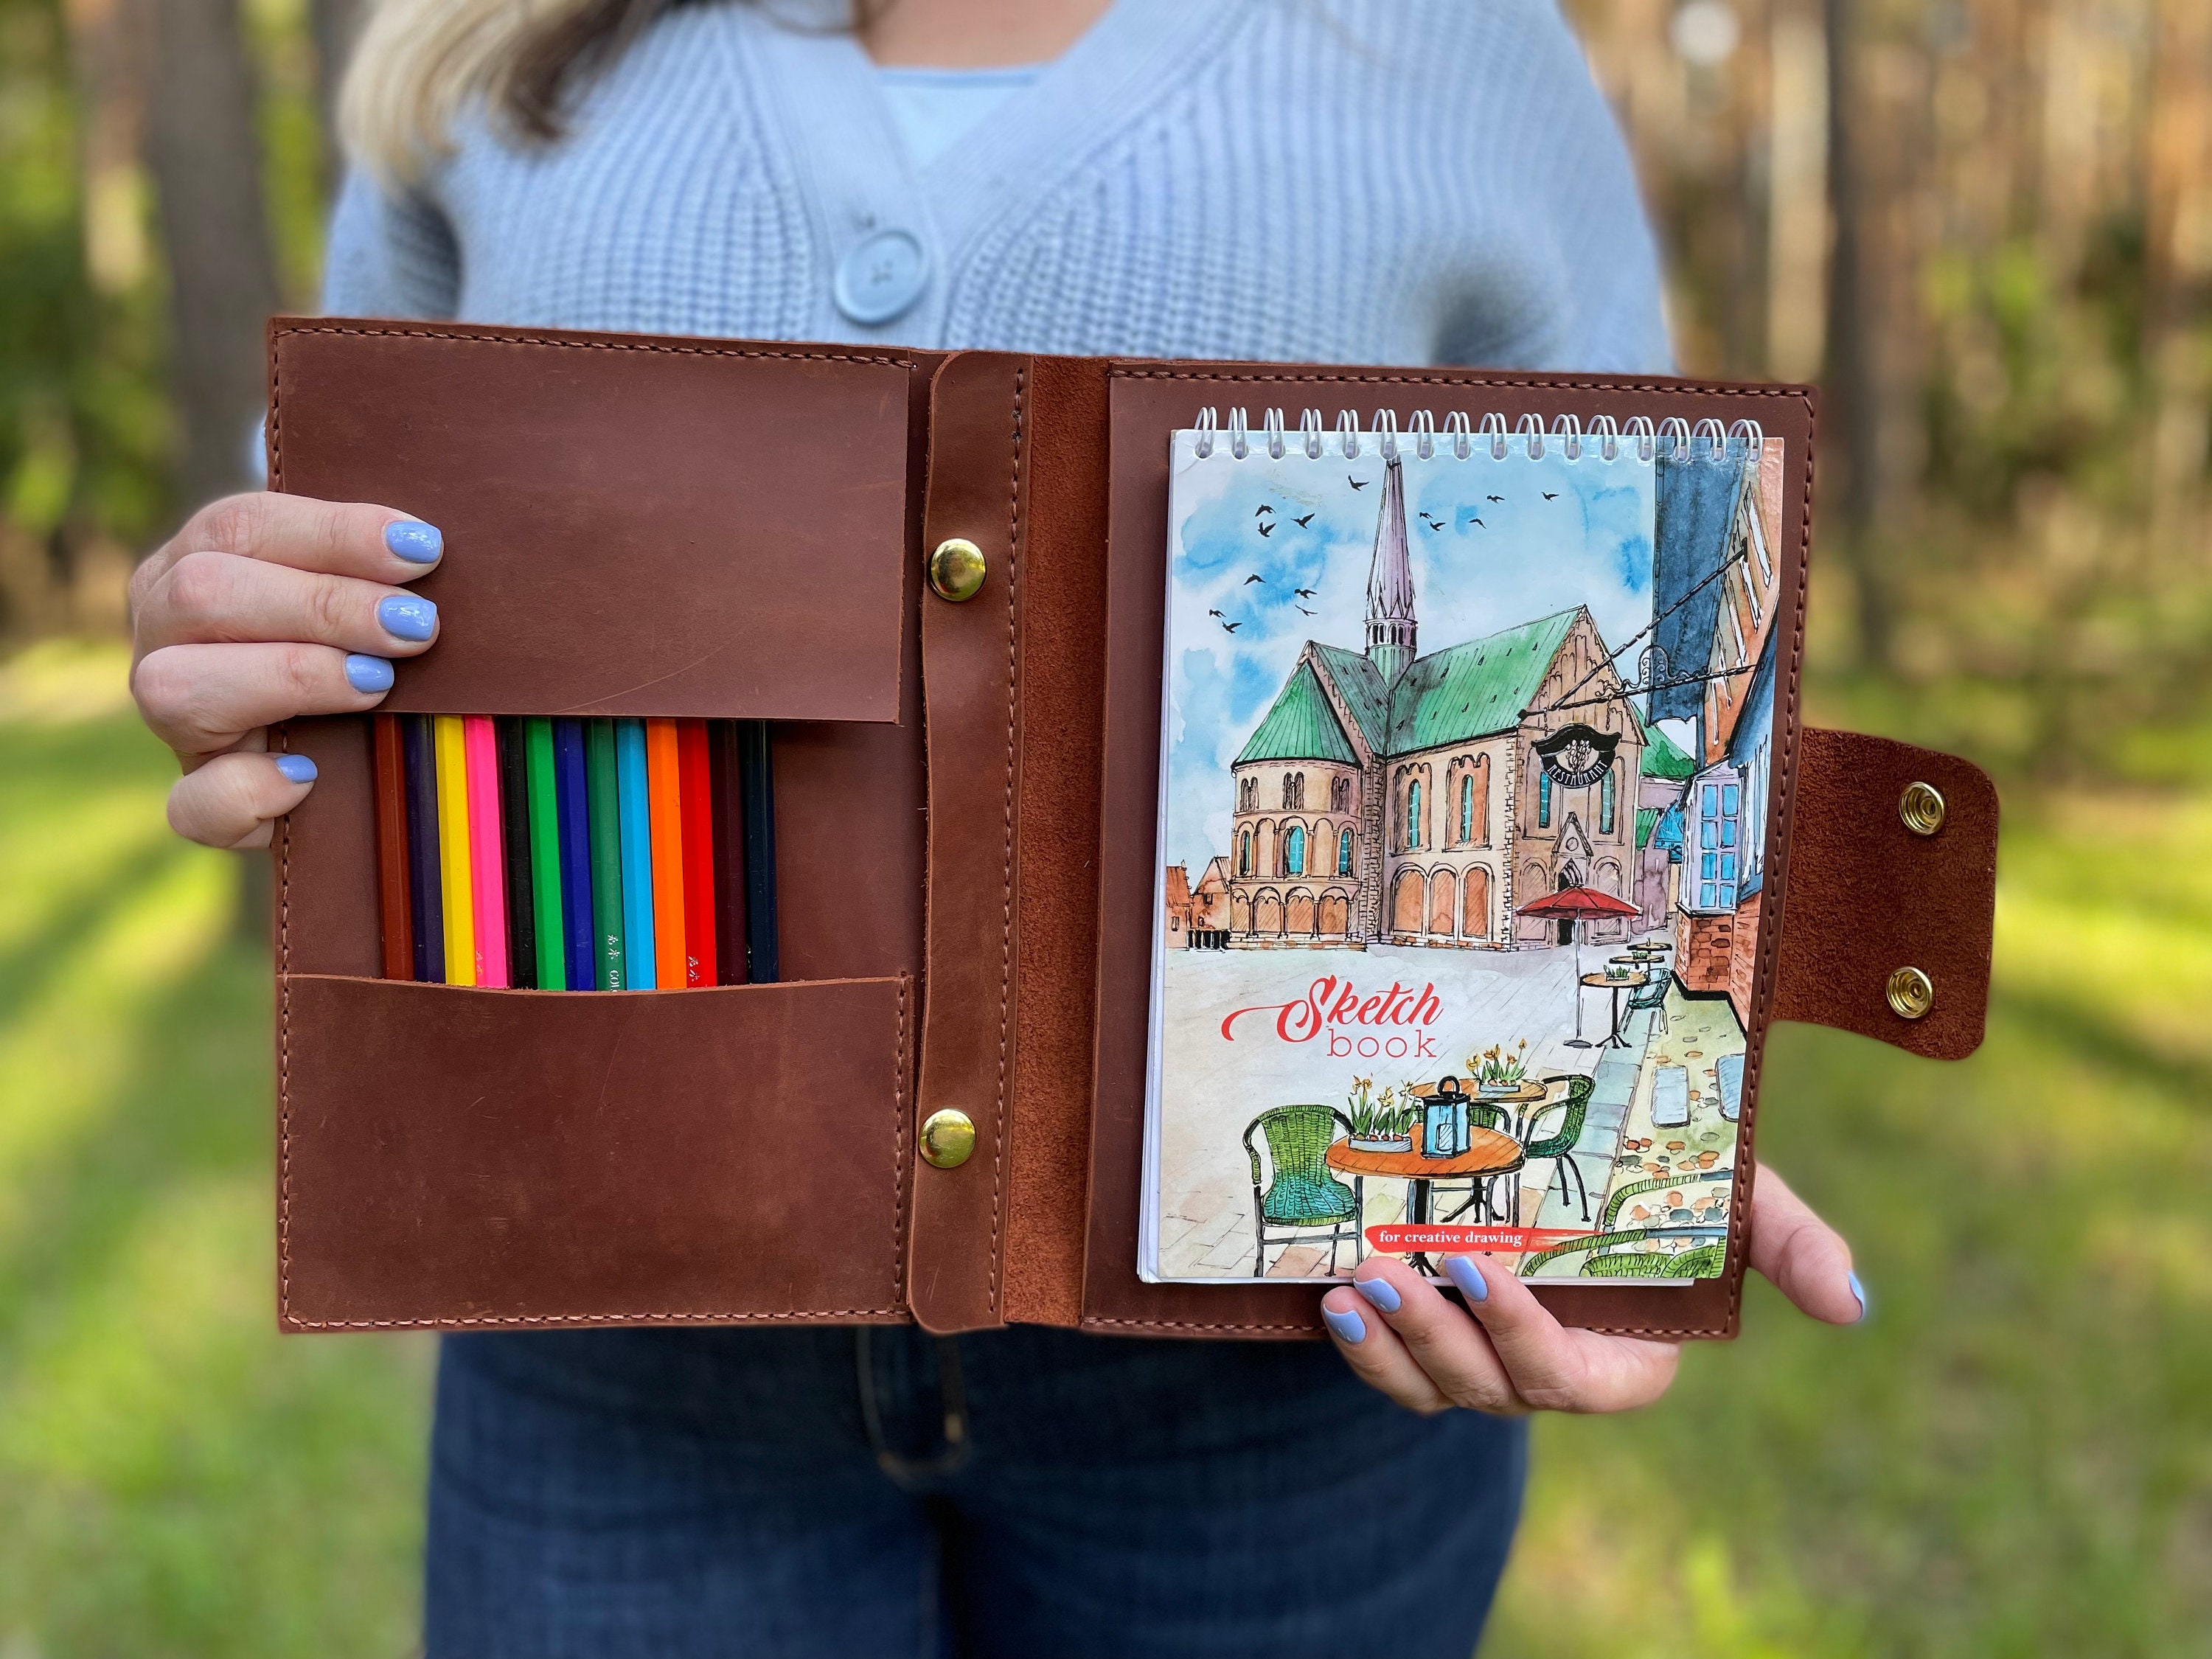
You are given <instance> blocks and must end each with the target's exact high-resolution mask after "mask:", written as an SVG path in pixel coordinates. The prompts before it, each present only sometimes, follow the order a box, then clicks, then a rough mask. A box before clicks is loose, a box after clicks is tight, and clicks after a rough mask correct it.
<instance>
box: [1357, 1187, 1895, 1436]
mask: <svg viewBox="0 0 2212 1659" xmlns="http://www.w3.org/2000/svg"><path fill="white" fill-rule="evenodd" d="M1751 1265H1752V1266H1753V1267H1754V1268H1756V1269H1757V1270H1758V1271H1759V1272H1760V1273H1764V1274H1765V1275H1766V1277H1767V1278H1769V1279H1772V1280H1773V1281H1774V1283H1775V1285H1777V1286H1778V1288H1779V1289H1780V1290H1781V1291H1782V1293H1783V1295H1784V1296H1786V1297H1789V1298H1790V1300H1791V1301H1792V1302H1794V1303H1796V1304H1797V1305H1798V1307H1800V1308H1801V1309H1802V1310H1804V1311H1805V1312H1807V1313H1808V1314H1810V1315H1812V1316H1813V1317H1814V1318H1815V1319H1820V1320H1825V1321H1826V1322H1828V1323H1829V1324H1831V1325H1850V1324H1855V1323H1857V1322H1858V1321H1859V1320H1862V1319H1863V1318H1865V1317H1866V1300H1865V1297H1864V1296H1863V1293H1862V1292H1861V1291H1860V1289H1859V1281H1858V1275H1857V1274H1856V1273H1853V1272H1852V1271H1851V1252H1850V1247H1849V1246H1848V1245H1846V1244H1845V1243H1844V1241H1843V1239H1842V1238H1841V1237H1838V1235H1837V1233H1836V1232H1835V1231H1834V1230H1833V1229H1832V1228H1831V1227H1830V1226H1829V1225H1827V1224H1826V1222H1824V1221H1822V1220H1821V1219H1820V1217H1818V1216H1816V1215H1814V1213H1813V1212H1812V1211H1811V1210H1809V1209H1808V1208H1807V1207H1806V1206H1805V1201H1804V1200H1802V1199H1801V1198H1799V1197H1798V1196H1797V1194H1795V1193H1793V1192H1791V1191H1790V1188H1788V1187H1786V1186H1784V1184H1783V1181H1782V1177H1781V1176H1778V1175H1776V1174H1775V1173H1774V1171H1773V1170H1768V1169H1764V1168H1762V1169H1760V1170H1759V1172H1758V1174H1757V1176H1756V1177H1755V1184H1754V1187H1753V1195H1752V1207H1751ZM1443 1266H1444V1272H1445V1275H1446V1276H1447V1277H1448V1278H1449V1279H1450V1280H1451V1281H1452V1283H1453V1284H1455V1285H1457V1286H1458V1287H1459V1289H1460V1291H1461V1293H1462V1295H1464V1296H1465V1297H1467V1304H1468V1308H1470V1309H1472V1310H1474V1311H1473V1312H1472V1314H1469V1313H1468V1312H1465V1311H1462V1310H1461V1308H1460V1307H1459V1306H1458V1304H1455V1303H1453V1302H1451V1301H1449V1300H1448V1299H1447V1298H1446V1297H1444V1296H1443V1294H1442V1292H1440V1291H1437V1289H1436V1287H1435V1286H1433V1285H1431V1284H1429V1282H1428V1281H1427V1280H1426V1279H1423V1278H1422V1277H1421V1276H1420V1275H1419V1273H1415V1272H1414V1271H1413V1269H1412V1268H1410V1267H1407V1266H1406V1265H1405V1263H1403V1262H1402V1261H1395V1260H1383V1259H1379V1258H1378V1259H1376V1260H1375V1261H1366V1262H1363V1263H1361V1264H1360V1267H1359V1270H1358V1273H1356V1274H1354V1275H1353V1278H1352V1285H1351V1287H1350V1288H1346V1287H1343V1286H1340V1287H1339V1288H1337V1289H1335V1290H1333V1291H1330V1292H1329V1293H1328V1295H1327V1296H1325V1297H1322V1304H1321V1305H1322V1317H1323V1319H1324V1320H1325V1321H1326V1322H1327V1323H1328V1328H1329V1334H1330V1335H1331V1336H1332V1337H1333V1338H1334V1340H1335V1342H1336V1346H1337V1348H1338V1350H1339V1351H1340V1352H1342V1353H1343V1355H1344V1357H1345V1358H1346V1359H1347V1360H1348V1361H1350V1362H1351V1364H1352V1370H1355V1371H1357V1372H1358V1373H1359V1375H1360V1376H1362V1377H1364V1378H1365V1379H1366V1380H1367V1381H1368V1382H1370V1383H1373V1384H1374V1385H1375V1386H1376V1388H1378V1389H1382V1390H1383V1393H1385V1394H1387V1395H1389V1396H1390V1397H1391V1398H1392V1399H1393V1400H1395V1401H1397V1402H1398V1403H1399V1404H1400V1405H1401V1406H1410V1407H1413V1409H1414V1410H1415V1411H1418V1412H1438V1411H1443V1410H1444V1409H1446V1408H1447V1407H1452V1406H1467V1407H1472V1408H1474V1410H1476V1411H1485V1412H1510V1413H1518V1412H1532V1411H1546V1412H1625V1411H1632V1410H1634V1409H1635V1408H1636V1407H1638V1406H1648V1405H1650V1403H1651V1402H1652V1401H1655V1400H1656V1399H1657V1398H1658V1397H1659V1396H1660V1395H1662V1394H1664V1393H1666V1392H1667V1386H1668V1383H1672V1382H1673V1381H1674V1364H1675V1360H1676V1358H1677V1357H1678V1356H1679V1353H1680V1350H1679V1349H1678V1347H1677V1346H1676V1345H1675V1344H1674V1343H1672V1342H1658V1341H1650V1340H1644V1339H1643V1338H1639V1337H1632V1336H1607V1335H1603V1334H1600V1333H1598V1332H1596V1331H1583V1330H1570V1329H1568V1328H1565V1326H1562V1325H1561V1324H1560V1323H1559V1321H1558V1320H1556V1319H1554V1318H1553V1317H1552V1316H1551V1315H1550V1314H1549V1313H1547V1312H1546V1311H1545V1310H1544V1307H1543V1305H1542V1304H1541V1303H1539V1302H1538V1301H1537V1300H1536V1298H1535V1297H1534V1296H1533V1295H1532V1294H1530V1292H1529V1290H1528V1285H1525V1284H1523V1283H1522V1281H1521V1279H1518V1278H1516V1276H1515V1275H1514V1274H1513V1273H1512V1272H1511V1271H1510V1270H1509V1269H1507V1268H1504V1267H1495V1266H1492V1265H1491V1264H1490V1263H1488V1262H1487V1261H1486V1260H1485V1259H1484V1258H1483V1257H1481V1256H1478V1255H1455V1256H1448V1257H1446V1258H1445V1260H1444V1264H1443Z"/></svg>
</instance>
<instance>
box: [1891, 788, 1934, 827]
mask: <svg viewBox="0 0 2212 1659" xmlns="http://www.w3.org/2000/svg"><path fill="white" fill-rule="evenodd" d="M1897 816H1898V817H1901V818H1903V819H1904V820H1905V828H1906V829H1910V830H1911V831H1912V833H1913V834H1914V835H1916V836H1932V835H1934V834H1935V833H1936V831H1937V830H1938V829H1942V827H1943V797H1942V795H1941V794H1940V793H1937V791H1936V786H1935V785H1934V784H1932V783H1908V784H1906V785H1905V796H1904V799H1901V800H1899V802H1898V803H1897Z"/></svg>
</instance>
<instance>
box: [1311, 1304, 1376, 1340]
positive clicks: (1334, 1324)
mask: <svg viewBox="0 0 2212 1659" xmlns="http://www.w3.org/2000/svg"><path fill="white" fill-rule="evenodd" d="M1321 1316H1322V1319H1324V1320H1326V1321H1327V1322H1328V1328H1329V1329H1331V1330H1333V1331H1334V1332H1335V1333H1336V1334H1337V1335H1338V1337H1339V1338H1340V1339H1341V1340H1344V1341H1346V1342H1364V1341H1365V1340H1367V1322H1366V1321H1365V1320H1364V1319H1362V1318H1361V1317H1360V1316H1359V1310H1358V1309H1357V1308H1346V1310H1344V1311H1343V1312H1342V1313H1339V1312H1338V1311H1337V1310H1335V1309H1334V1308H1323V1309H1322V1310H1321Z"/></svg>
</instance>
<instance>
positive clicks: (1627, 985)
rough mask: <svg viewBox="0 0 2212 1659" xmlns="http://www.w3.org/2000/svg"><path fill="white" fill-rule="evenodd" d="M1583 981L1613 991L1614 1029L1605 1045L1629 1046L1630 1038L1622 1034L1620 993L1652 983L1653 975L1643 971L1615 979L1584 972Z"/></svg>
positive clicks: (1614, 1046)
mask: <svg viewBox="0 0 2212 1659" xmlns="http://www.w3.org/2000/svg"><path fill="white" fill-rule="evenodd" d="M1650 983H1651V975H1649V974H1641V973H1639V974H1623V975H1621V976H1620V978H1618V979H1613V978H1610V977H1608V976H1607V975H1604V974H1584V975H1583V984H1585V985H1593V986H1603V987H1606V988H1607V989H1609V990H1611V991H1612V993H1613V1030H1612V1031H1611V1032H1610V1033H1609V1034H1608V1035H1607V1037H1606V1040H1605V1046H1606V1047H1607V1048H1626V1047H1627V1046H1628V1039H1627V1038H1626V1037H1625V1036H1621V1034H1620V994H1621V993H1622V992H1623V991H1632V990H1634V989H1635V988H1636V987H1638V986H1639V985H1649V984H1650ZM1576 994H1577V996H1579V995H1580V994H1581V993H1580V992H1577V993H1576Z"/></svg>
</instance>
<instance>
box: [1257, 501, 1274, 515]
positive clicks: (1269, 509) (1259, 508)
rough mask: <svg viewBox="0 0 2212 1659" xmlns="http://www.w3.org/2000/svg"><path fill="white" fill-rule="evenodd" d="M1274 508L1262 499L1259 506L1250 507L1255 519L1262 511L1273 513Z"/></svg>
mask: <svg viewBox="0 0 2212 1659" xmlns="http://www.w3.org/2000/svg"><path fill="white" fill-rule="evenodd" d="M1274 510H1275V509H1274V508H1273V507H1270V506H1268V505H1267V502H1265V501H1262V502H1261V503H1260V505H1259V506H1257V507H1254V508H1253V509H1252V516H1253V517H1254V518H1255V519H1256V518H1258V517H1259V516H1260V515H1261V513H1273V511H1274Z"/></svg>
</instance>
